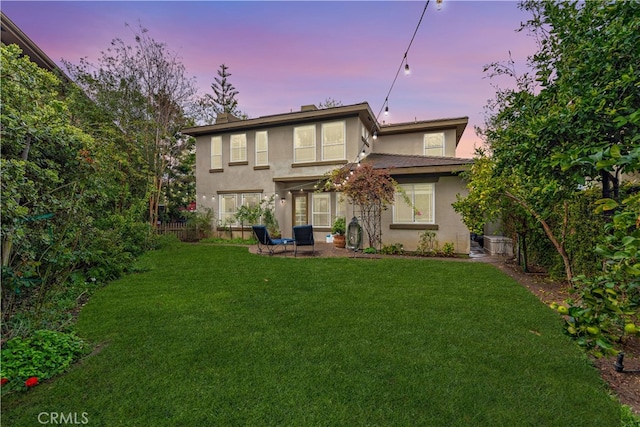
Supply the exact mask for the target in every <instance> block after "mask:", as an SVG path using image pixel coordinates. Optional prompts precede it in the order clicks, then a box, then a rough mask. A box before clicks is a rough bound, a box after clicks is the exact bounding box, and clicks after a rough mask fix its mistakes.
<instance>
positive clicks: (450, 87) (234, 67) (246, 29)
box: [1, 0, 536, 157]
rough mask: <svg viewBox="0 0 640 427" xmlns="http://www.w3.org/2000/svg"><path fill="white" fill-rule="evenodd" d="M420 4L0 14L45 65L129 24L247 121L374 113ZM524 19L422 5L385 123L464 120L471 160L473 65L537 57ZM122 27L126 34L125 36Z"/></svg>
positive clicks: (514, 8)
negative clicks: (314, 109)
mask: <svg viewBox="0 0 640 427" xmlns="http://www.w3.org/2000/svg"><path fill="white" fill-rule="evenodd" d="M425 4H426V2H424V1H348V2H307V1H281V2H271V1H257V2H248V1H235V2H223V1H194V2H185V1H183V2H170V1H141V2H130V1H111V2H93V1H67V2H58V1H46V2H34V1H2V5H1V7H2V11H3V12H4V13H5V14H6V15H7V16H8V17H9V19H11V20H12V21H13V22H14V23H15V24H16V25H17V26H18V27H20V28H21V29H22V31H23V32H24V33H25V34H27V36H28V37H29V38H31V40H33V41H34V42H35V43H36V44H37V45H38V46H39V47H40V48H41V49H42V50H43V51H44V52H45V53H46V54H47V55H48V56H49V57H50V58H51V59H52V60H54V61H55V62H56V63H58V64H61V59H65V60H67V61H70V62H72V63H78V62H79V60H80V58H83V57H86V58H88V60H89V61H90V62H93V63H97V62H98V59H99V58H100V52H101V51H104V50H106V49H107V48H108V47H109V44H110V42H111V40H112V39H114V38H122V39H123V40H124V41H125V42H126V43H127V44H133V43H134V40H133V29H135V28H137V26H138V23H139V22H140V23H141V24H142V26H143V27H145V28H147V29H148V30H149V35H150V36H151V37H152V38H154V39H156V40H157V41H161V42H164V43H165V44H166V45H167V47H168V49H169V50H170V51H171V52H175V53H176V54H177V55H178V57H180V58H181V60H182V62H183V63H184V65H185V67H186V70H187V73H188V75H189V76H190V77H193V78H195V80H196V82H197V86H198V88H199V90H200V95H203V94H204V93H212V90H211V83H212V82H213V79H214V77H215V75H216V72H217V70H218V68H219V66H220V64H223V63H224V64H226V65H227V66H228V67H229V72H230V73H231V74H232V76H231V78H230V79H229V80H230V82H231V83H232V84H233V85H234V86H235V87H236V89H237V90H238V91H239V92H240V93H239V95H238V97H237V99H238V101H239V108H240V110H242V111H243V112H245V113H247V114H248V115H249V117H259V116H265V115H271V114H279V113H284V112H289V111H295V110H298V109H300V106H301V105H306V104H316V105H317V104H318V103H320V102H322V101H324V100H326V99H327V98H333V99H335V100H338V101H340V102H342V103H343V105H348V104H355V103H359V102H363V101H367V102H369V104H370V105H371V108H372V110H373V111H374V113H376V114H377V113H378V112H379V111H381V109H382V108H383V106H384V101H385V97H386V96H387V93H388V92H389V89H390V87H391V84H392V82H393V79H394V77H395V75H396V72H397V70H398V68H399V67H400V65H401V63H402V60H403V57H404V52H405V51H406V50H407V47H408V45H409V42H410V41H411V37H412V36H413V33H414V31H415V29H416V26H417V25H418V21H419V19H420V15H421V14H422V11H423V9H424V6H425ZM528 18H529V15H528V14H527V13H525V12H522V11H521V10H520V9H519V8H518V5H517V3H516V2H515V1H456V0H444V1H443V4H442V8H441V10H437V9H436V1H435V0H432V1H431V2H430V4H429V6H428V9H427V11H426V13H425V15H424V18H423V21H422V24H421V25H420V27H419V29H418V31H417V34H416V36H415V39H414V41H413V43H412V45H411V48H410V50H409V52H408V55H407V62H408V63H409V65H410V68H411V74H410V75H409V76H405V75H404V73H403V72H401V73H400V75H399V76H398V79H397V81H396V83H395V85H394V87H393V90H392V91H391V93H390V95H389V113H390V114H389V116H386V117H385V116H383V115H381V116H380V118H379V120H380V122H382V121H383V120H384V121H386V122H387V123H400V122H407V121H414V120H431V119H440V118H450V117H461V116H468V117H469V125H468V126H467V129H466V130H465V133H464V135H463V137H462V140H461V142H460V144H459V146H458V150H457V152H456V155H457V156H458V157H471V156H472V154H473V149H474V146H475V145H479V144H480V142H481V141H480V138H479V137H478V136H476V134H475V131H474V126H478V125H482V124H483V120H484V112H483V110H484V106H485V105H486V103H487V100H489V99H491V98H493V97H494V94H495V88H494V87H493V85H494V84H498V85H499V86H500V87H508V86H510V85H511V83H512V82H511V81H509V80H502V81H494V80H489V79H488V78H486V73H485V72H484V71H483V67H484V65H486V64H488V63H491V62H495V61H504V60H506V59H507V58H508V57H509V52H511V56H512V58H513V59H514V60H515V61H516V66H517V67H518V69H519V70H520V71H521V72H524V71H525V70H526V58H527V56H530V55H532V54H533V53H534V52H535V51H536V45H535V41H534V40H533V38H532V37H529V36H528V35H527V34H526V32H517V31H516V30H517V29H518V28H519V27H520V23H521V22H523V21H526V20H527V19H528ZM125 24H129V25H130V26H131V27H132V28H129V27H127V26H126V25H125Z"/></svg>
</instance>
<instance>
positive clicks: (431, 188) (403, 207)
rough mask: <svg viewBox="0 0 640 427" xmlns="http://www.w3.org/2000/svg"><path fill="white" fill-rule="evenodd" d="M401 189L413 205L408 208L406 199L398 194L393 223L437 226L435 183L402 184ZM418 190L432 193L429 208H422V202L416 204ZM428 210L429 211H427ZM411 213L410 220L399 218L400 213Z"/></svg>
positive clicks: (395, 198) (395, 201) (395, 200)
mask: <svg viewBox="0 0 640 427" xmlns="http://www.w3.org/2000/svg"><path fill="white" fill-rule="evenodd" d="M400 187H401V188H402V189H403V190H404V192H405V193H406V194H407V196H408V197H409V200H410V201H411V205H410V206H408V205H407V203H406V202H405V200H404V197H403V196H402V194H400V193H396V194H395V197H394V203H393V222H394V223H395V224H435V217H436V215H435V210H436V185H435V183H433V182H422V183H415V184H401V185H400ZM416 189H418V190H426V189H428V192H429V193H430V200H429V201H428V204H429V206H427V207H426V209H425V207H421V206H420V205H421V204H422V203H421V201H419V202H418V203H416ZM427 209H428V211H427ZM407 210H408V211H410V212H411V215H410V216H411V218H410V220H407V219H406V218H398V216H399V212H400V211H403V212H407Z"/></svg>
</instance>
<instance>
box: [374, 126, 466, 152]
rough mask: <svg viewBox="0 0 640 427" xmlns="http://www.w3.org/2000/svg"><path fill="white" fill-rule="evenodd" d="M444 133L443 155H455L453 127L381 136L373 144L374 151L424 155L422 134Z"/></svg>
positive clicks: (454, 132)
mask: <svg viewBox="0 0 640 427" xmlns="http://www.w3.org/2000/svg"><path fill="white" fill-rule="evenodd" d="M438 132H442V133H444V140H445V150H444V156H445V157H455V153H456V131H455V129H448V130H437V131H431V130H430V131H428V132H426V131H425V132H422V133H403V134H394V135H388V136H381V137H379V138H378V139H376V140H375V142H374V144H373V147H372V149H373V152H374V153H384V154H404V155H414V156H423V155H424V135H425V134H427V133H438Z"/></svg>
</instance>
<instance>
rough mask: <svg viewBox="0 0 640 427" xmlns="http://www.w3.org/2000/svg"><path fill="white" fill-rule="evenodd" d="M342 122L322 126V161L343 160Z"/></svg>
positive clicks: (343, 125) (343, 128)
mask: <svg viewBox="0 0 640 427" xmlns="http://www.w3.org/2000/svg"><path fill="white" fill-rule="evenodd" d="M344 134H345V124H344V122H333V123H324V124H323V125H322V160H342V159H344V158H345V156H346V155H345V143H344V141H345V137H344Z"/></svg>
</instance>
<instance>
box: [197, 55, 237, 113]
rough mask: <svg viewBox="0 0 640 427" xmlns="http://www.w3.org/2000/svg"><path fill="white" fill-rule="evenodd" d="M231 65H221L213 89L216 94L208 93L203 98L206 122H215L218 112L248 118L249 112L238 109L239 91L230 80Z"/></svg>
mask: <svg viewBox="0 0 640 427" xmlns="http://www.w3.org/2000/svg"><path fill="white" fill-rule="evenodd" d="M228 70H229V67H227V66H226V65H225V64H221V65H220V69H219V70H218V76H217V77H215V78H214V81H213V83H212V84H211V89H212V90H213V93H214V95H211V94H206V95H205V96H204V98H203V99H202V100H201V103H200V106H201V110H202V111H201V115H202V116H203V117H202V118H203V120H204V121H205V122H206V123H213V122H215V119H216V116H217V115H218V114H233V115H234V116H236V117H238V118H241V119H247V118H248V116H247V114H245V113H243V112H242V111H240V110H239V109H238V100H237V99H236V96H238V91H237V90H236V88H235V86H233V84H231V83H230V82H229V77H231V73H229V71H228Z"/></svg>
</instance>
